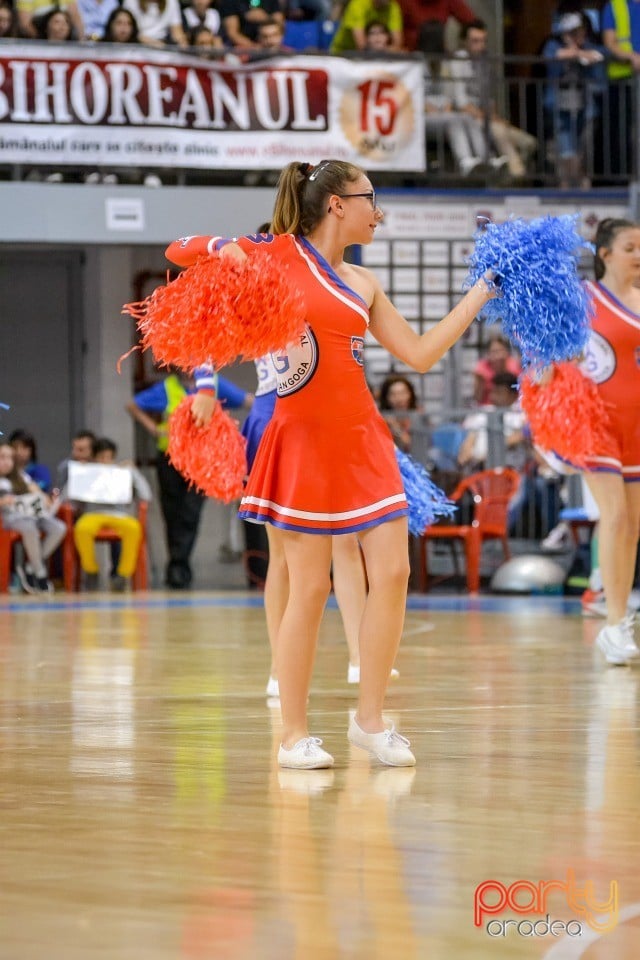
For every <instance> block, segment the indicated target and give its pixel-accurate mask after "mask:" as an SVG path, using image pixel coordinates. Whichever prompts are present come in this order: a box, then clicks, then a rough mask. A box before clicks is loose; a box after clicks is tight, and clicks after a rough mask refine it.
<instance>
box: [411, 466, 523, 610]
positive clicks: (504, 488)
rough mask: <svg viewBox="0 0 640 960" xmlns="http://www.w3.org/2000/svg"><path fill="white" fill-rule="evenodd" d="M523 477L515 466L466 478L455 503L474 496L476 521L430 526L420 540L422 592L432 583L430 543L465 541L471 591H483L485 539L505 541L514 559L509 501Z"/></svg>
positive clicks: (507, 554)
mask: <svg viewBox="0 0 640 960" xmlns="http://www.w3.org/2000/svg"><path fill="white" fill-rule="evenodd" d="M519 484H520V475H519V474H518V472H517V471H516V470H512V469H511V467H496V468H495V469H493V470H482V471H481V472H480V473H474V474H472V475H471V476H470V477H465V479H464V480H462V481H461V482H460V483H459V484H458V486H457V487H456V489H455V490H454V491H453V493H452V494H451V497H450V499H451V500H453V501H454V503H458V504H459V503H460V501H461V500H462V498H463V496H464V494H465V493H467V492H469V493H471V495H472V497H473V519H472V521H471V523H470V524H459V525H453V524H448V523H446V521H445V522H442V523H439V524H437V525H434V526H431V527H427V528H426V529H425V530H424V531H423V533H422V534H421V536H420V537H419V544H420V567H419V582H420V589H421V590H423V591H424V590H427V589H428V583H429V571H428V556H427V552H428V551H427V544H428V541H429V540H446V539H455V540H462V542H463V544H464V551H465V558H466V563H467V589H468V590H469V592H470V593H477V592H478V590H479V589H480V554H481V552H482V544H483V542H484V541H485V540H501V541H502V548H503V550H504V558H505V560H508V559H509V557H510V556H511V554H510V551H509V540H508V523H507V510H508V507H509V501H510V500H511V498H512V497H513V495H514V493H515V492H516V490H517V489H518V486H519Z"/></svg>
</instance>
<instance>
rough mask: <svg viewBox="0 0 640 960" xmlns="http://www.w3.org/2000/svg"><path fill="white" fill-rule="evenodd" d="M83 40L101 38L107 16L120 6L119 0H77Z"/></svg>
mask: <svg viewBox="0 0 640 960" xmlns="http://www.w3.org/2000/svg"><path fill="white" fill-rule="evenodd" d="M77 4H78V10H79V11H80V16H81V17H82V23H83V25H84V39H85V40H102V38H103V37H104V33H105V30H106V28H107V23H108V22H109V18H110V17H111V15H112V14H113V13H114V11H116V10H118V9H119V8H120V3H119V0H77Z"/></svg>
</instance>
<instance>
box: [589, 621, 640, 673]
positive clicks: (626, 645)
mask: <svg viewBox="0 0 640 960" xmlns="http://www.w3.org/2000/svg"><path fill="white" fill-rule="evenodd" d="M596 646H597V647H598V649H599V650H600V652H601V653H602V654H603V655H604V658H605V660H606V661H607V663H610V664H612V665H613V666H619V667H621V666H625V665H626V664H627V663H629V661H630V660H635V659H636V657H638V656H640V650H639V649H638V646H637V644H636V642H635V639H634V636H633V617H625V618H624V620H621V621H620V623H616V624H614V625H613V626H609V625H607V626H606V627H603V628H602V630H601V631H600V633H599V634H598V636H597V637H596Z"/></svg>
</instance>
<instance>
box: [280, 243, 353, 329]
mask: <svg viewBox="0 0 640 960" xmlns="http://www.w3.org/2000/svg"><path fill="white" fill-rule="evenodd" d="M294 243H295V245H296V248H297V250H298V253H299V254H300V256H301V257H302V258H303V259H304V260H306V263H307V266H308V267H309V269H310V270H311V272H312V274H313V275H314V276H315V278H316V280H319V281H320V283H321V284H322V286H323V287H324V288H325V289H326V290H328V291H329V293H332V294H333V296H334V297H335V298H336V299H337V300H340V301H341V302H342V303H345V304H346V305H347V306H348V307H352V308H353V309H354V310H355V311H356V313H359V314H360V316H361V317H362V319H363V320H364V322H365V323H366V325H367V326H369V311H368V310H366V309H365V307H361V306H360V305H359V304H357V303H354V302H353V300H350V299H349V297H346V296H345V295H344V294H343V293H340V291H339V290H336V288H335V287H333V286H332V285H331V284H330V283H329V281H328V280H326V279H325V278H324V277H323V276H322V274H321V273H320V271H319V270H318V267H317V265H316V264H315V263H314V262H313V260H312V259H311V257H310V256H309V255H308V254H307V253H306V252H305V250H304V249H303V248H302V247H301V246H300V244H299V243H298V241H297V240H296V239H295V237H294Z"/></svg>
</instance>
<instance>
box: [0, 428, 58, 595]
mask: <svg viewBox="0 0 640 960" xmlns="http://www.w3.org/2000/svg"><path fill="white" fill-rule="evenodd" d="M53 510H54V504H53V503H52V501H51V500H50V498H49V497H48V496H47V495H46V493H44V492H43V491H42V490H41V489H40V488H39V487H38V486H37V485H36V484H35V483H33V481H32V480H30V479H29V477H28V476H27V474H26V473H24V472H23V471H22V470H21V469H20V468H19V467H18V465H17V463H16V459H15V452H14V449H13V447H12V446H11V445H10V444H8V443H3V444H0V514H1V516H2V525H3V526H4V528H5V529H6V530H15V531H16V533H19V534H20V536H21V538H22V545H23V547H24V552H25V554H26V558H27V559H26V563H25V565H24V567H23V566H22V565H21V564H18V565H17V566H16V573H17V574H18V578H19V580H20V583H21V585H22V588H23V589H24V591H25V592H26V593H53V584H52V583H51V581H50V580H49V579H48V577H47V568H46V561H47V560H48V559H49V557H50V556H51V554H52V553H53V552H54V551H55V550H56V549H57V548H58V547H59V546H60V544H61V543H62V541H63V540H64V537H65V533H66V527H65V525H64V523H63V522H62V520H58V519H57V518H56V517H54V516H53V515H52V514H53ZM41 534H44V539H41V536H40V535H41Z"/></svg>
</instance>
